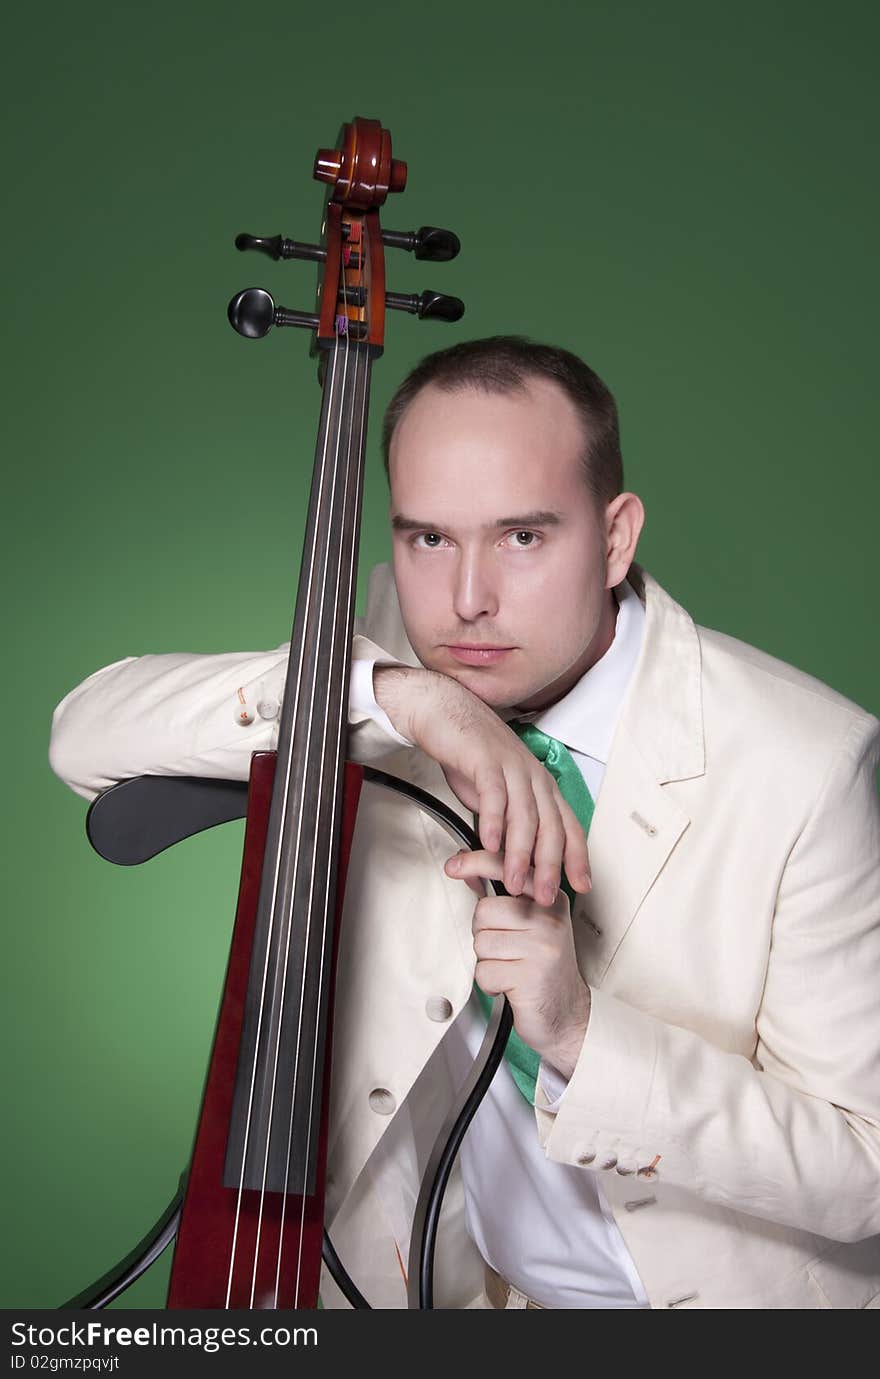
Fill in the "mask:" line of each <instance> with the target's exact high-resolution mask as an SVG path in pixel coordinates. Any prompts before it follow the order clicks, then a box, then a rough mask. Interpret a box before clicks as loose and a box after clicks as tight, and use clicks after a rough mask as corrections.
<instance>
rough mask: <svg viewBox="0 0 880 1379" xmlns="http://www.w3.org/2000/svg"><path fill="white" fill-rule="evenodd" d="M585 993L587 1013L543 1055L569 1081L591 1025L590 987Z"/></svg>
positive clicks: (586, 988)
mask: <svg viewBox="0 0 880 1379" xmlns="http://www.w3.org/2000/svg"><path fill="white" fill-rule="evenodd" d="M585 992H586V995H585V1003H586V1011H585V1013H584V1014H583V1015H582V1016H581V1018H579V1019H578V1020H577V1021H576V1023H574V1024H573V1025H572V1026H571V1027H570V1029H569V1030H568V1031H567V1032H566V1033H565V1034H564V1035H563V1036H562V1037H561V1038H560V1039H558V1040H557V1041H556V1042H555V1043H554V1045H553V1047H552V1048H551V1049H548V1050H546V1051H545V1052H544V1054H543V1055H542V1057H543V1059H544V1061H545V1062H546V1063H549V1064H550V1065H551V1067H553V1068H555V1069H556V1071H557V1072H558V1073H560V1074H561V1075H562V1077H564V1078H565V1079H566V1080H567V1081H568V1080H570V1079H571V1076H572V1074H573V1072H574V1070H575V1068H576V1067H577V1061H578V1059H579V1058H580V1056H581V1050H582V1048H583V1047H584V1040H585V1039H586V1037H587V1030H588V1028H589V1025H590V988H589V987H588V986H587V987H585Z"/></svg>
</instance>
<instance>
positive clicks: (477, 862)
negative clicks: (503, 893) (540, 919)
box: [445, 849, 535, 900]
mask: <svg viewBox="0 0 880 1379" xmlns="http://www.w3.org/2000/svg"><path fill="white" fill-rule="evenodd" d="M445 871H446V874H447V876H454V877H455V878H456V880H458V881H467V882H468V884H470V881H471V879H472V878H483V879H484V880H486V881H501V882H503V881H504V853H503V852H487V851H486V850H485V849H477V850H475V851H474V852H467V851H464V852H457V853H456V854H455V856H454V857H450V858H449V860H448V861H447V863H446V866H445ZM534 886H535V873H534V871H533V870H532V868H531V867H529V869H528V870H527V871H526V873H525V877H524V879H523V889H522V894H523V895H525V896H527V897H528V898H529V899H530V900H534V898H535V891H534ZM479 894H481V895H482V894H483V891H482V888H481V889H480V892H479Z"/></svg>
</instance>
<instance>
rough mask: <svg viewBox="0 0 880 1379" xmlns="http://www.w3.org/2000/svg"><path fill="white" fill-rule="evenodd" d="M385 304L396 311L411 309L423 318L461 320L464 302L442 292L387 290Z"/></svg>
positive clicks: (414, 313) (415, 314)
mask: <svg viewBox="0 0 880 1379" xmlns="http://www.w3.org/2000/svg"><path fill="white" fill-rule="evenodd" d="M385 305H386V306H389V307H392V308H393V309H394V310H395V311H411V312H412V314H413V315H414V316H418V317H419V318H420V319H421V320H425V319H434V320H438V321H460V320H461V318H462V316H463V315H464V302H463V301H462V300H461V298H460V297H447V296H445V295H444V294H443V293H442V292H430V291H428V292H422V293H421V294H420V295H419V296H416V294H415V293H408V292H386V293H385Z"/></svg>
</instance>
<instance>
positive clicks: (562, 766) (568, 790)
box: [474, 721, 594, 1106]
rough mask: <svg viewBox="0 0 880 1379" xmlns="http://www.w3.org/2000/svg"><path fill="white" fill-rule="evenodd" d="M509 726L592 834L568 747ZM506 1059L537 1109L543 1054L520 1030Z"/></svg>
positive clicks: (481, 996)
mask: <svg viewBox="0 0 880 1379" xmlns="http://www.w3.org/2000/svg"><path fill="white" fill-rule="evenodd" d="M507 726H508V728H512V729H513V731H514V732H515V733H516V734H517V736H518V737H520V738H522V741H523V742H524V743H525V745H526V746H527V747H528V749H529V751H530V752H531V753H532V755H533V756H535V757H537V758H538V760H539V761H542V762H543V763H544V765H545V766H546V768H547V770H548V771H549V772H550V774H551V776H552V777H553V779H554V780H555V781H556V783H557V785H558V786H559V790H560V793H561V794H562V798H563V799H564V800H565V801H566V803H567V804H569V805H571V808H572V809H573V810H574V812H575V814H576V815H577V817H578V820H579V822H580V823H581V825H582V826H583V830H584V833H585V834H587V833H589V831H590V823H591V821H592V818H593V807H594V806H593V797H592V795H591V794H590V791H589V788H588V786H587V783H586V781H585V780H584V778H583V776H582V775H581V773H580V770H579V768H578V766H577V764H576V762H575V761H574V758H573V757H572V755H571V753H570V752H569V750H568V748H567V747H566V746H565V744H564V743H562V742H559V741H558V740H557V739H556V738H555V737H550V736H549V735H548V734H547V733H542V732H541V730H540V728H536V727H535V725H534V724H533V723H518V722H516V721H513V722H510V723H508V725H507ZM562 889H563V890H564V891H565V894H566V895H567V896H568V900H569V904H570V905H573V904H574V892H573V891H572V889H571V886H570V885H569V884H568V881H567V880H566V878H565V875H564V874H563V876H562ZM474 991H475V992H476V994H477V999H478V1001H479V1002H480V1006H481V1008H482V1011H483V1014H484V1015H485V1016H486V1018H487V1019H488V1018H489V1012H490V1010H491V1009H492V1000H493V998H492V997H491V996H487V995H486V993H485V991H481V990H480V988H479V987H478V986H477V984H476V982H475V983H474ZM504 1057H505V1058H506V1059H507V1061H508V1063H509V1064H510V1071H511V1073H512V1075H513V1080H514V1082H515V1083H516V1085H517V1087H518V1088H519V1090H520V1091H521V1092H522V1094H523V1096H524V1097H525V1099H526V1101H527V1102H528V1103H529V1105H530V1106H533V1105H534V1103H535V1083H536V1082H537V1080H538V1068H539V1066H540V1063H541V1057H540V1054H537V1053H535V1050H534V1049H530V1048H529V1046H528V1044H525V1043H524V1042H523V1041H522V1039H520V1037H519V1035H518V1034H517V1032H516V1030H515V1029H512V1030H511V1031H510V1038H509V1039H508V1041H507V1048H506V1049H505V1051H504Z"/></svg>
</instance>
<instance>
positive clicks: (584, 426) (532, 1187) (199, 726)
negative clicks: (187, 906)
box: [51, 337, 880, 1308]
mask: <svg viewBox="0 0 880 1379" xmlns="http://www.w3.org/2000/svg"><path fill="white" fill-rule="evenodd" d="M385 441H386V459H387V464H388V471H389V480H390V487H391V521H392V531H393V556H394V559H393V579H392V578H391V576H390V572H389V571H388V570H387V569H384V568H382V567H380V569H379V570H378V571H374V573H373V577H372V579H371V584H370V596H369V601H368V609H367V614H366V618H365V620H364V624H363V626H362V634H364V635H360V636H358V637H357V638H356V641H355V648H354V656H355V663H354V668H353V675H352V699H351V706H350V707H351V713H350V720H351V727H350V748H349V750H350V754H351V755H352V756H354V757H355V758H356V759H358V760H362V761H382V764H383V765H384V766H386V767H387V769H389V770H392V771H397V772H398V773H399V774H406V775H408V776H409V777H410V779H413V780H414V781H416V783H418V784H420V785H422V786H424V787H425V788H426V789H429V790H430V791H431V792H432V793H434V794H440V795H443V796H444V797H445V798H446V799H447V800H448V801H450V802H451V803H453V804H455V805H457V807H458V808H459V810H460V811H461V812H464V813H467V812H468V811H473V812H475V813H477V814H478V816H479V830H480V839H481V843H482V848H481V850H480V851H478V852H476V853H474V854H472V855H467V856H459V857H457V858H456V859H455V860H448V853H449V847H448V839H447V838H446V837H445V835H442V834H441V833H440V832H439V830H435V829H434V828H433V827H429V826H427V825H426V824H425V823H424V821H423V819H422V818H421V816H419V815H418V814H417V812H416V811H414V810H412V809H411V808H409V807H407V806H404V805H403V804H401V803H399V802H397V801H392V802H389V801H388V800H386V799H384V798H380V797H379V792H377V791H373V790H369V789H368V790H366V791H365V792H364V801H363V804H362V807H361V811H360V813H359V816H358V830H357V834H356V839H355V846H354V850H353V856H352V861H351V867H350V871H349V879H348V886H347V892H346V913H345V920H344V925H343V934H344V938H343V944H342V952H341V956H340V970H339V977H338V984H339V987H338V989H339V992H340V996H339V999H338V1001H337V1019H336V1026H335V1032H334V1080H333V1092H332V1103H331V1138H330V1155H329V1170H328V1173H329V1176H328V1208H329V1216H328V1219H329V1222H330V1227H331V1234H332V1236H333V1238H334V1243H335V1244H336V1246H337V1249H338V1250H339V1252H340V1254H341V1256H342V1258H343V1260H344V1261H345V1263H346V1265H347V1267H348V1268H349V1271H350V1272H351V1273H352V1275H353V1276H354V1277H355V1279H356V1280H357V1281H358V1283H359V1285H360V1286H361V1287H362V1288H363V1290H364V1291H365V1292H366V1293H367V1295H368V1296H369V1298H370V1300H371V1301H372V1302H374V1304H375V1305H378V1306H402V1305H404V1285H403V1280H402V1278H401V1267H400V1262H401V1261H402V1260H405V1259H406V1256H407V1245H408V1230H409V1221H410V1219H411V1213H412V1207H413V1204H414V1196H415V1192H416V1190H417V1184H418V1179H419V1175H420V1172H421V1170H422V1169H423V1167H424V1162H425V1158H426V1156H427V1153H428V1152H429V1149H430V1145H431V1142H432V1137H433V1133H434V1132H435V1130H436V1128H437V1126H438V1124H439V1122H440V1121H441V1120H442V1118H443V1115H444V1112H445V1109H446V1107H447V1105H448V1099H449V1097H450V1096H451V1093H452V1089H453V1088H454V1086H455V1085H457V1083H458V1082H460V1080H461V1077H462V1076H463V1072H464V1069H465V1067H466V1063H467V1058H468V1056H469V1052H472V1051H473V1049H474V1048H475V1046H476V1045H477V1044H478V1043H479V1040H480V1038H481V1034H482V1028H483V1015H482V1004H481V1001H480V997H479V992H478V991H477V990H475V989H474V978H476V983H477V987H478V988H481V989H482V991H483V992H485V993H489V994H494V993H496V992H499V991H504V992H506V993H507V995H508V998H509V1000H510V1003H511V1006H512V1008H513V1012H514V1022H515V1031H516V1034H517V1036H518V1038H519V1041H520V1043H519V1045H518V1053H517V1055H516V1056H517V1057H518V1058H519V1064H518V1065H517V1064H516V1059H514V1063H513V1064H512V1065H511V1066H507V1065H505V1067H503V1068H502V1069H500V1070H499V1073H498V1076H497V1077H496V1079H495V1083H494V1084H493V1088H492V1090H491V1092H490V1095H489V1097H488V1098H487V1101H486V1103H485V1104H484V1106H483V1107H481V1109H480V1112H479V1113H478V1115H477V1117H476V1119H475V1121H474V1123H473V1126H472V1127H471V1130H470V1131H469V1134H468V1137H467V1139H466V1141H465V1145H464V1147H463V1150H462V1155H461V1174H460V1178H458V1179H457V1180H456V1182H455V1185H454V1187H453V1188H452V1189H451V1190H450V1194H449V1202H448V1206H447V1210H446V1218H447V1224H446V1227H445V1231H444V1233H443V1238H442V1239H441V1249H440V1259H439V1266H438V1267H439V1282H438V1300H439V1304H440V1305H441V1306H455V1307H460V1306H468V1305H472V1306H473V1305H475V1306H479V1305H493V1306H509V1307H527V1306H544V1307H563V1308H600V1307H602V1308H604V1307H645V1306H651V1307H698V1308H700V1307H733V1308H765V1307H769V1308H777V1307H780V1308H781V1307H785V1308H792V1307H794V1308H812V1307H858V1308H861V1307H867V1306H880V1238H878V1232H880V1126H878V1122H880V1003H878V1001H877V997H876V992H877V975H878V971H880V810H878V800H877V793H876V786H875V772H876V767H877V761H878V752H880V722H878V720H877V719H876V718H875V717H873V716H872V715H870V714H868V713H866V712H865V711H863V710H862V709H860V708H859V707H858V706H856V705H855V704H853V703H851V702H850V701H848V700H846V699H844V698H843V697H842V696H841V695H839V694H837V693H835V692H834V691H833V690H831V689H829V688H828V687H827V686H824V685H822V684H821V683H820V682H818V681H816V680H815V679H813V678H812V677H810V676H808V675H805V674H803V673H802V672H800V671H797V670H795V669H793V668H791V667H789V666H786V665H784V664H783V663H782V662H780V661H777V660H775V659H774V658H772V657H770V656H767V655H765V654H764V653H762V652H760V651H757V650H755V649H754V648H751V647H748V646H746V645H744V644H743V643H741V642H738V641H736V640H734V639H732V638H730V637H727V636H725V635H723V634H721V633H718V632H713V631H710V630H708V629H704V628H697V627H695V625H694V624H693V621H692V620H691V619H690V617H689V616H688V614H687V613H686V612H685V610H684V609H683V608H681V607H680V606H679V605H678V604H677V603H676V602H675V601H674V600H673V599H671V598H670V596H669V595H668V594H667V593H666V592H665V591H664V590H663V589H662V588H661V587H660V585H659V584H658V583H657V582H656V581H655V580H653V579H652V578H651V576H650V575H647V574H645V573H644V572H643V571H641V570H640V568H639V567H638V566H637V565H636V564H635V563H634V556H635V552H636V546H637V542H638V538H639V534H640V531H641V527H642V523H643V520H644V510H643V507H642V504H641V502H640V500H639V499H638V497H637V496H636V495H635V494H633V493H627V492H625V491H622V490H623V475H622V466H621V462H620V455H619V446H618V441H617V419H616V409H615V407H614V402H613V399H612V398H611V395H610V394H609V393H608V390H607V389H606V388H605V386H604V385H603V384H602V383H601V381H600V380H599V379H598V378H597V377H596V375H595V374H594V373H593V372H592V371H591V370H590V369H588V368H587V366H586V365H585V364H583V362H582V361H580V360H577V359H576V358H575V357H574V356H572V355H570V354H567V353H566V352H565V351H559V350H553V349H550V348H548V347H543V346H535V345H531V344H529V343H528V342H524V341H521V340H519V339H517V338H505V337H502V338H497V339H493V340H488V341H476V342H470V343H467V344H464V345H459V346H455V347H453V348H452V349H451V350H447V351H443V352H441V353H440V354H438V355H435V356H431V357H429V359H428V360H426V361H424V362H423V364H422V365H421V366H420V367H419V369H417V370H416V371H415V373H414V374H413V375H411V376H410V378H409V379H408V380H406V381H405V382H404V384H403V385H402V386H401V388H400V389H399V390H398V393H397V395H396V397H395V399H393V400H392V403H391V406H390V408H389V412H388V415H387V419H386V435H385ZM285 659H286V647H282V648H279V649H277V650H276V651H275V652H272V653H264V654H262V655H231V656H217V657H186V656H157V657H151V656H146V657H141V658H138V659H135V658H129V659H128V660H127V661H124V662H120V663H118V664H117V665H116V666H112V667H107V668H105V669H104V670H102V671H99V672H97V673H96V675H95V676H92V677H90V679H89V680H87V681H86V682H84V684H83V685H82V686H80V687H78V689H76V690H74V691H73V692H72V693H71V694H70V695H68V696H67V698H66V699H65V700H64V701H63V702H62V704H61V705H59V708H58V710H56V715H55V725H54V732H53V743H52V748H51V760H52V764H53V766H54V768H55V769H56V771H58V773H59V774H60V775H61V776H62V777H63V778H64V779H66V780H67V781H68V782H69V783H70V784H71V785H72V786H73V788H74V789H78V790H79V792H80V793H82V794H85V795H87V796H88V795H91V794H94V793H95V792H96V791H97V790H99V789H101V788H103V787H104V786H106V785H108V784H110V783H111V782H112V780H114V779H120V778H122V777H123V776H125V775H131V774H137V773H140V772H143V771H152V772H155V773H161V774H168V773H172V772H175V771H177V772H181V773H185V774H210V775H217V776H223V775H229V776H245V775H246V774H247V767H248V759H249V755H250V753H251V751H253V750H256V749H258V748H262V747H266V746H269V745H272V743H273V723H274V715H275V714H276V713H277V707H278V698H279V695H280V687H281V685H282V684H283V671H284V662H285ZM233 717H234V718H235V724H233V722H232V719H233ZM505 720H509V721H515V726H514V727H511V726H508V722H507V721H505ZM235 734H237V736H235ZM530 746H531V747H532V748H533V749H534V751H536V752H537V753H538V754H539V755H540V756H542V757H543V760H544V761H545V762H546V765H545V764H543V763H542V761H540V760H538V758H537V757H536V756H535V755H533V753H532V751H531V750H530ZM551 769H552V772H553V774H551ZM587 792H588V793H587ZM594 805H595V814H594V817H592V822H591V821H590V818H591V815H592V813H593V808H594ZM587 828H588V829H589V860H588V857H587V850H586V847H585V842H584V835H585V830H586V829H587ZM444 869H445V873H446V875H445V876H444V874H443V872H444ZM563 873H564V874H563ZM590 873H591V876H590ZM480 878H494V879H502V880H503V881H504V883H505V886H506V888H507V890H508V891H509V892H510V895H509V896H508V897H501V898H496V897H491V898H488V897H486V898H483V899H481V900H480V901H479V902H478V903H477V904H476V907H475V905H474V897H473V895H472V894H471V892H470V891H469V890H468V889H466V886H472V887H474V888H476V887H478V886H479V883H480ZM562 882H564V883H565V886H566V887H567V889H563V888H560V887H561V883H562ZM462 883H466V884H462ZM444 1036H445V1037H444ZM530 1060H531V1061H530ZM529 1069H531V1071H529ZM531 1102H533V1103H534V1106H533V1107H532V1105H531V1104H530V1103H531ZM324 1296H325V1301H326V1302H327V1303H328V1304H329V1305H336V1304H337V1303H338V1301H339V1300H338V1297H337V1295H336V1294H335V1290H334V1288H333V1286H332V1284H330V1283H329V1282H328V1283H327V1285H326V1288H325V1289H324Z"/></svg>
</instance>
